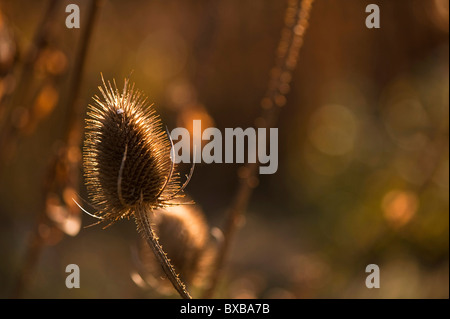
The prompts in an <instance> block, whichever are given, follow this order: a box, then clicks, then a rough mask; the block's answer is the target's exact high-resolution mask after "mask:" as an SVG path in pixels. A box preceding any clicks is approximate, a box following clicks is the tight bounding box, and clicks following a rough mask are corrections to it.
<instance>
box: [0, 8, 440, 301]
mask: <svg viewBox="0 0 450 319" xmlns="http://www.w3.org/2000/svg"><path fill="white" fill-rule="evenodd" d="M48 3H49V2H44V1H25V0H14V1H12V0H2V1H0V131H2V132H3V131H4V130H5V128H8V129H9V130H10V131H9V132H10V135H7V136H8V138H7V140H6V142H5V140H3V141H2V143H3V144H2V149H0V158H1V159H0V163H1V166H0V181H1V183H0V247H1V249H2V259H1V263H0V287H1V288H0V296H1V297H3V298H5V297H8V296H10V293H11V290H12V289H13V287H14V284H15V283H14V282H15V278H16V276H17V272H18V269H20V267H21V264H22V263H23V256H24V254H25V249H26V248H25V247H26V244H27V240H28V239H27V238H28V237H29V235H30V233H31V232H32V230H33V228H34V227H36V226H35V224H36V220H37V219H38V215H39V213H40V207H41V206H42V205H43V189H44V187H45V186H44V184H45V180H46V176H47V175H46V174H47V171H48V167H49V165H50V162H51V161H52V159H53V158H54V157H55V154H57V153H58V152H59V151H60V146H61V144H62V143H63V139H64V136H65V134H66V133H67V125H68V123H69V122H70V119H68V112H69V111H68V110H67V104H68V101H67V99H68V98H69V97H70V92H69V91H70V87H71V86H70V79H71V76H72V74H73V72H74V70H73V66H74V63H75V62H74V61H75V59H76V53H77V47H78V45H79V44H80V35H81V34H82V29H83V23H84V20H83V19H84V18H85V17H86V11H87V7H88V5H87V4H86V3H87V2H86V1H78V0H73V1H58V5H57V6H56V9H55V12H54V14H53V18H52V19H51V21H50V23H49V24H48V25H46V27H45V30H47V31H46V33H45V37H44V38H43V39H42V43H41V45H40V49H39V50H38V51H37V52H36V51H33V50H30V46H31V44H32V43H33V41H34V40H33V39H36V38H35V37H36V30H37V28H38V27H39V25H40V21H41V20H42V17H43V15H44V13H45V12H46V6H47V4H48ZM69 3H77V4H79V5H80V8H81V22H82V28H81V29H67V28H66V27H65V23H64V22H65V18H66V16H67V13H65V7H66V5H67V4H69ZM369 3H377V4H379V6H380V9H381V28H380V29H377V30H375V29H367V28H366V27H365V24H364V23H365V18H366V16H367V13H365V7H366V5H367V4H369ZM285 5H286V4H285V2H284V1H254V0H245V1H238V0H227V1H224V0H222V1H204V0H192V1H180V0H169V1H133V2H124V1H119V0H107V1H104V2H103V4H102V6H101V8H100V11H99V15H98V18H97V21H96V25H95V28H94V31H93V34H92V35H91V44H90V47H89V50H88V55H87V60H86V65H85V68H84V75H83V78H82V79H83V80H82V82H81V87H80V94H79V95H78V99H77V103H79V104H80V105H82V106H83V109H84V110H85V107H86V106H87V104H89V103H91V101H92V99H91V97H92V96H93V95H94V94H97V93H98V90H97V86H98V85H100V73H101V72H102V73H103V74H104V76H105V78H107V79H111V78H116V80H117V82H118V85H119V86H120V85H121V83H122V81H123V78H124V77H126V76H128V75H129V74H130V72H131V71H132V70H133V73H132V81H134V82H136V86H137V87H138V88H139V89H140V90H142V91H144V92H145V94H147V95H148V96H149V100H150V101H151V102H154V103H155V108H156V110H157V112H159V113H160V114H161V117H162V119H163V122H164V123H165V124H167V125H168V127H169V128H174V127H176V126H185V127H189V125H192V120H193V119H202V126H203V127H204V128H205V127H208V126H215V127H218V128H219V129H221V130H224V128H226V127H233V128H234V127H243V128H246V127H253V126H254V125H255V119H256V117H257V116H258V114H259V103H260V100H261V98H262V95H263V94H264V92H265V89H266V87H267V81H268V79H269V75H270V74H269V73H270V69H271V67H272V65H273V61H274V58H275V49H276V46H277V43H278V41H279V38H280V30H281V28H282V26H283V19H284V17H283V15H284V10H285ZM448 19H449V3H448V1H446V0H433V1H422V0H398V1H388V0H378V1H366V0H361V1H345V3H344V2H343V1H339V0H318V1H316V2H315V4H314V6H313V10H312V15H311V19H310V27H309V29H308V30H307V32H306V36H305V39H304V45H303V47H302V49H301V51H300V56H299V64H298V67H297V69H296V71H295V73H294V75H293V81H292V87H291V88H290V93H289V94H288V95H287V103H286V105H285V106H284V107H283V109H282V110H281V113H280V119H279V123H278V127H279V169H278V172H277V173H276V174H274V175H263V176H260V178H259V186H258V187H257V188H256V189H255V191H254V193H253V196H252V199H251V202H250V206H249V208H248V212H247V214H246V220H245V221H243V222H242V227H241V229H240V231H239V234H238V236H237V238H236V239H235V240H234V243H233V248H232V254H231V256H230V260H228V263H227V265H226V276H225V277H224V278H223V280H222V282H221V284H220V290H219V293H218V295H217V296H218V297H232V298H233V297H238V298H448V297H449V278H448V275H449V264H448V262H449V150H448V118H449V114H448V111H449V64H448V63H449V59H448V56H449V45H448V44H449V43H448V31H449V24H448V23H449V20H448ZM33 52H34V54H35V55H33ZM30 58H32V59H31V60H30ZM27 61H28V62H27ZM30 61H31V62H30ZM23 70H28V71H27V72H28V74H27V75H26V76H27V78H26V81H24V79H23V74H24V71H23ZM4 136H5V135H3V137H4ZM79 145H80V146H81V140H80V144H79ZM68 154H69V156H68V158H69V159H68V160H69V161H71V160H73V162H77V161H78V160H79V158H80V156H81V152H80V149H78V148H73V149H71V150H70V151H69V152H68ZM238 168H239V166H238V165H237V164H236V165H234V164H210V165H206V164H200V165H198V166H197V167H196V169H195V173H194V176H193V178H192V180H191V183H190V184H189V186H188V192H189V194H190V196H191V197H192V198H193V199H194V200H195V201H196V203H197V204H199V205H200V206H201V207H202V209H203V210H204V212H205V214H206V215H207V219H208V221H209V223H210V225H211V226H221V223H222V221H223V218H224V212H225V210H226V209H227V207H228V206H229V205H230V201H231V199H232V198H233V195H234V191H235V189H236V184H237V181H238V176H237V173H236V172H237V170H238ZM79 176H80V180H81V181H82V178H81V176H82V172H81V168H79ZM81 181H80V190H79V193H80V195H81V196H82V197H84V198H86V193H85V189H84V188H83V186H82V183H81ZM74 192H76V190H73V189H62V190H61V194H59V197H58V196H56V197H52V198H50V199H49V197H47V198H45V206H46V207H47V213H48V214H50V215H49V218H50V219H51V220H53V221H54V222H55V223H58V222H60V224H59V225H60V226H61V225H62V226H61V227H60V229H61V231H59V232H58V231H50V230H49V229H48V228H46V227H45V225H40V226H42V227H38V229H39V232H40V233H41V234H44V235H45V237H46V243H47V247H46V248H45V249H44V250H43V251H42V255H41V256H40V258H39V262H38V264H37V267H36V269H35V271H34V274H33V276H32V280H31V281H30V282H29V283H27V285H28V286H27V289H26V293H25V295H24V297H30V298H76V297H82V298H148V297H152V298H153V297H161V296H162V295H160V294H159V293H158V291H156V290H154V289H151V288H149V287H146V286H145V285H144V283H143V282H142V281H140V280H139V278H136V276H135V272H134V271H135V267H136V265H135V263H134V261H133V258H132V250H133V249H132V248H130V247H135V246H136V241H137V234H136V232H135V225H134V223H133V222H131V221H130V222H122V223H117V224H115V225H114V226H112V227H110V228H108V229H106V230H102V229H101V227H95V226H94V227H90V228H84V226H87V225H89V224H92V223H93V222H95V220H93V219H92V218H91V217H89V216H87V215H83V216H82V219H81V220H80V218H79V217H78V219H77V218H74V219H71V220H70V222H67V221H66V220H63V221H62V222H61V220H60V219H61V218H62V217H61V212H60V210H61V209H63V206H61V201H64V200H66V204H68V202H70V198H71V197H72V195H73V194H74ZM67 198H69V200H67ZM49 212H53V213H54V214H53V215H52V213H49ZM62 215H63V216H66V215H64V214H62ZM52 216H53V217H52ZM80 223H82V225H80ZM80 226H81V229H80ZM44 235H43V236H44ZM70 263H75V264H78V265H79V266H80V269H81V289H71V290H69V289H67V288H66V287H65V284H64V282H65V277H66V275H67V274H66V273H65V272H64V271H65V267H66V265H67V264H70ZM371 263H375V264H378V265H379V267H380V270H381V288H380V289H367V288H366V287H365V278H366V275H367V274H366V273H365V272H364V271H365V267H366V265H368V264H371ZM130 274H131V276H130Z"/></svg>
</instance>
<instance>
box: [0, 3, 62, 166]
mask: <svg viewBox="0 0 450 319" xmlns="http://www.w3.org/2000/svg"><path fill="white" fill-rule="evenodd" d="M57 8H58V0H50V1H49V3H48V5H47V8H46V9H45V12H44V14H43V17H42V20H41V21H40V23H39V24H38V25H37V27H36V32H35V34H34V36H33V40H32V42H31V44H30V47H29V48H28V50H27V52H26V54H25V56H24V60H23V66H22V67H21V68H20V70H19V72H18V73H19V74H18V80H17V85H16V88H15V89H14V91H15V92H14V93H13V96H11V97H10V98H9V99H8V101H7V102H6V103H5V108H6V110H5V112H4V116H3V117H0V149H1V150H2V152H1V153H0V161H7V160H8V159H7V152H6V151H5V150H8V149H10V146H11V145H14V144H15V143H17V141H18V139H19V138H20V136H21V132H20V129H18V128H16V127H15V126H14V125H13V124H12V122H11V113H12V111H13V108H14V106H15V105H24V106H27V105H31V101H27V100H26V99H27V98H29V95H30V92H29V91H30V82H31V80H32V75H33V66H34V64H35V63H36V60H37V58H38V56H39V53H40V52H41V50H42V49H43V48H44V47H45V45H46V40H47V37H48V35H49V32H50V23H51V21H52V19H53V18H54V16H55V13H57V10H56V9H57ZM17 63H19V62H16V64H17ZM17 92H20V94H17ZM28 107H29V106H28Z"/></svg>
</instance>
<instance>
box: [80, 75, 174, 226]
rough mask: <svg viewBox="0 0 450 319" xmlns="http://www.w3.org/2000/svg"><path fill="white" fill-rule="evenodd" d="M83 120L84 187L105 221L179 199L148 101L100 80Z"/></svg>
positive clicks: (167, 144) (158, 124) (164, 139)
mask: <svg viewBox="0 0 450 319" xmlns="http://www.w3.org/2000/svg"><path fill="white" fill-rule="evenodd" d="M103 85H104V86H103V87H99V89H100V92H101V93H102V95H103V100H101V99H100V98H99V97H98V96H95V97H94V100H95V102H96V103H95V104H94V105H89V110H88V118H87V119H86V124H87V126H86V133H85V142H84V157H83V166H84V172H85V178H86V186H87V190H88V193H89V197H90V199H91V201H92V203H93V205H94V206H95V207H96V208H97V209H98V215H99V216H100V217H102V218H103V219H104V220H109V221H112V222H114V221H116V220H118V219H121V218H128V217H129V216H130V215H131V214H133V212H134V211H135V209H136V207H137V206H140V207H141V208H142V207H145V208H147V209H152V208H156V207H164V206H166V205H169V204H170V200H172V199H174V198H176V197H179V195H178V193H179V191H180V188H181V187H180V185H179V179H178V177H177V175H176V174H174V173H173V171H174V164H173V162H172V160H171V158H170V151H171V144H170V140H169V139H168V137H167V135H166V132H165V131H163V130H162V128H161V122H160V120H159V118H158V116H156V115H155V112H154V110H153V109H152V108H151V105H149V104H148V103H147V99H146V98H144V97H143V96H142V94H141V93H140V92H138V91H136V90H135V89H134V84H133V85H132V86H131V87H129V85H128V80H125V85H124V89H123V92H122V93H119V91H118V89H117V86H116V85H115V82H114V89H113V87H112V86H111V83H110V82H108V85H106V83H105V82H104V80H103Z"/></svg>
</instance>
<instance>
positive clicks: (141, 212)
mask: <svg viewBox="0 0 450 319" xmlns="http://www.w3.org/2000/svg"><path fill="white" fill-rule="evenodd" d="M134 216H135V218H136V224H137V227H138V230H139V232H140V233H141V234H142V236H143V237H144V239H145V240H146V241H147V243H148V245H149V246H150V248H151V249H152V250H153V253H154V254H155V256H156V258H157V259H158V261H159V263H160V265H161V267H162V269H163V270H164V273H165V274H166V276H167V278H168V279H169V280H170V282H171V283H172V285H173V287H174V288H175V289H176V291H177V292H178V293H179V294H180V296H181V297H182V298H184V299H192V297H191V295H190V294H189V292H188V291H187V289H186V285H185V284H184V283H183V282H182V281H181V279H180V277H179V276H178V275H177V273H176V272H175V269H174V268H173V266H172V264H171V263H170V260H169V258H167V255H166V253H165V252H164V250H163V248H162V246H161V245H160V244H159V241H158V237H157V236H156V234H155V232H154V231H153V228H152V225H151V222H150V220H149V218H148V212H147V210H146V209H145V208H144V207H141V206H139V207H138V208H137V209H136V211H135V212H134Z"/></svg>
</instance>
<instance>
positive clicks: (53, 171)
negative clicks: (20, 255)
mask: <svg viewBox="0 0 450 319" xmlns="http://www.w3.org/2000/svg"><path fill="white" fill-rule="evenodd" d="M54 4H55V1H53V0H52V1H51V3H50V5H49V9H48V11H47V14H46V16H47V15H50V13H49V12H52V10H54V9H53V7H54ZM101 4H102V0H91V2H90V5H89V13H88V18H87V22H86V25H85V26H84V28H83V33H82V34H81V38H80V47H79V50H78V52H77V55H76V57H75V59H76V61H75V64H74V71H73V72H74V73H73V79H72V84H71V86H70V92H69V99H68V104H67V109H68V110H67V111H68V115H69V116H68V118H67V119H66V124H67V125H66V127H67V130H66V132H65V135H64V138H63V139H64V147H65V148H64V150H63V153H62V154H57V155H56V156H55V157H54V158H53V160H52V162H51V164H50V167H49V169H48V172H47V174H46V177H45V180H44V187H43V200H42V203H41V208H40V212H39V214H38V217H37V220H36V223H35V226H34V230H33V231H32V233H31V235H30V238H29V241H28V243H27V247H26V252H25V258H24V261H23V264H22V267H21V268H20V270H19V274H18V277H17V281H16V283H15V287H14V288H13V292H12V298H20V297H22V295H23V293H24V291H25V289H26V286H27V285H28V284H29V283H30V279H31V275H32V273H33V272H34V269H35V268H36V264H37V263H38V261H39V257H40V255H41V253H42V251H43V249H44V248H45V246H46V239H45V238H43V237H42V235H41V233H40V231H39V228H40V226H41V225H51V226H50V227H54V226H53V225H52V221H51V220H50V219H49V218H48V216H47V214H46V204H45V201H46V198H47V196H48V195H49V194H50V193H51V192H52V191H55V186H56V187H59V188H60V189H57V191H61V190H62V189H63V188H64V185H63V186H62V187H61V185H60V184H58V177H60V176H58V171H61V167H66V166H67V165H69V167H67V171H68V175H69V176H68V179H67V180H66V183H67V185H65V186H68V187H71V188H73V189H76V188H78V185H77V184H78V168H79V162H76V163H67V152H68V150H69V148H70V147H78V145H79V143H80V141H81V135H80V134H81V124H82V118H81V117H80V116H77V115H78V114H81V110H79V105H80V104H79V103H77V102H76V98H77V96H78V93H79V88H80V83H79V82H81V77H82V72H83V66H84V63H85V60H86V53H87V49H88V46H89V42H90V37H91V34H92V31H93V28H94V24H95V21H96V17H97V13H98V11H99V8H100V6H101ZM44 20H45V19H44ZM77 138H78V141H77Z"/></svg>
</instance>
